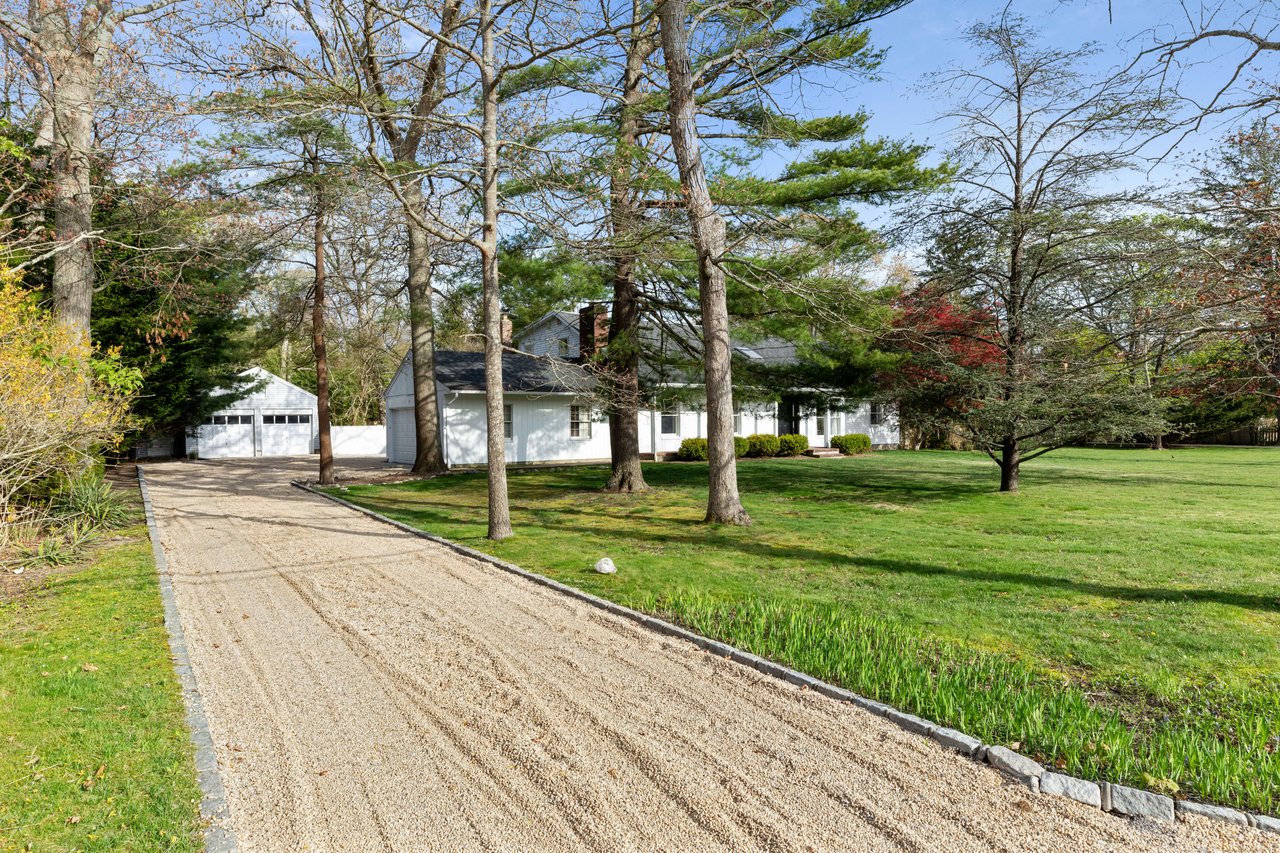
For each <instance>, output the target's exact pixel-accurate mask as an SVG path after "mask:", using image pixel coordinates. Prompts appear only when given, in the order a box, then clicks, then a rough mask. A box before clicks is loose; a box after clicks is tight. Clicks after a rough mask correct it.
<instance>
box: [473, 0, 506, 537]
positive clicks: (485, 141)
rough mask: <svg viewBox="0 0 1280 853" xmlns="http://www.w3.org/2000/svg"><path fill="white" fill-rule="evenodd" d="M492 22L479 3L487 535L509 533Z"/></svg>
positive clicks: (489, 6)
mask: <svg viewBox="0 0 1280 853" xmlns="http://www.w3.org/2000/svg"><path fill="white" fill-rule="evenodd" d="M495 26H496V24H495V22H494V20H493V7H492V4H491V3H490V2H489V0H485V2H484V3H483V4H482V6H481V11H480V30H481V33H482V36H481V38H482V39H483V45H482V58H481V63H480V85H481V91H482V93H483V99H484V118H483V122H482V124H481V140H480V141H481V148H482V151H483V160H484V164H483V180H484V188H483V189H484V230H483V232H482V234H481V239H480V242H481V249H480V256H481V260H482V263H483V265H484V269H483V271H482V279H483V281H482V285H483V293H484V296H483V298H484V383H485V392H484V400H485V415H486V422H487V425H488V455H489V459H488V473H489V534H488V535H489V538H490V539H506V538H507V537H509V536H510V535H511V532H512V531H511V507H510V505H509V504H508V502H507V447H506V436H505V434H504V424H505V421H506V418H505V417H503V393H502V337H503V336H502V300H501V298H500V296H499V293H498V81H497V79H496V74H495V69H496V68H497V57H496V52H495V46H494V39H495V33H494V28H495Z"/></svg>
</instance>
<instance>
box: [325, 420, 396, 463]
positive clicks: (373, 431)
mask: <svg viewBox="0 0 1280 853" xmlns="http://www.w3.org/2000/svg"><path fill="white" fill-rule="evenodd" d="M330 430H331V437H332V439H333V455H334V456H386V455H387V428H386V427H385V426H383V425H382V424H373V425H371V426H335V427H330Z"/></svg>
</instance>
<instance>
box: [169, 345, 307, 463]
mask: <svg viewBox="0 0 1280 853" xmlns="http://www.w3.org/2000/svg"><path fill="white" fill-rule="evenodd" d="M240 375H241V376H242V377H243V378H245V379H247V380H249V381H251V382H254V383H255V384H256V386H257V387H256V390H254V391H253V392H252V393H250V394H249V395H248V396H246V397H244V398H243V399H241V400H238V401H236V402H235V403H232V404H230V405H229V406H227V407H226V408H225V409H222V410H220V411H218V412H215V413H214V414H212V415H210V416H209V417H207V418H205V420H204V423H202V424H200V425H198V426H197V427H195V429H194V433H195V435H194V438H188V440H187V451H188V452H193V453H195V454H196V455H197V456H199V457H200V458H201V459H230V458H235V457H247V456H302V455H306V454H309V453H311V452H312V451H313V450H314V449H315V447H316V435H317V431H318V428H319V426H318V421H319V417H318V416H317V413H316V395H315V394H312V393H311V392H310V391H307V390H305V389H303V388H299V387H298V386H297V385H294V384H293V383H292V382H286V381H285V380H283V379H281V378H280V377H279V376H276V375H275V374H274V373H270V372H269V371H266V370H263V369H262V368H260V367H251V368H249V369H248V370H246V371H244V372H243V373H241V374H240Z"/></svg>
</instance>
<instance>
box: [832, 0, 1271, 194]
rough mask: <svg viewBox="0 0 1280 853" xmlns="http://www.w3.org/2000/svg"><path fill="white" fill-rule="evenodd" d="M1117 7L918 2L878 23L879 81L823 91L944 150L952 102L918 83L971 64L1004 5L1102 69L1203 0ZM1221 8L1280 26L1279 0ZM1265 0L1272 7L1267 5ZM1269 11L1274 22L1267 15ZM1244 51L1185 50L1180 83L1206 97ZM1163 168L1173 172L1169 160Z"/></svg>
mask: <svg viewBox="0 0 1280 853" xmlns="http://www.w3.org/2000/svg"><path fill="white" fill-rule="evenodd" d="M1214 2H1215V4H1216V5H1219V6H1221V5H1223V3H1222V2H1221V0H1214ZM1111 5H1112V12H1113V13H1114V20H1109V17H1108V3H1107V2H1106V0H1013V2H1010V3H1006V2H1001V0H967V2H964V1H963V0H915V2H913V3H911V4H910V5H908V6H907V7H906V8H905V9H903V10H901V11H899V12H896V13H894V14H893V15H890V16H889V17H887V18H886V19H884V20H883V21H881V22H879V23H877V24H876V25H875V26H874V27H873V34H874V42H875V44H876V45H877V46H878V47H880V48H882V49H887V50H888V56H887V59H886V61H885V63H884V66H883V67H882V69H881V77H882V79H881V80H878V81H874V82H868V83H866V84H863V85H861V86H860V87H859V88H858V89H857V90H855V91H850V92H846V93H843V95H842V94H841V93H836V92H833V91H826V92H823V93H822V94H821V95H819V96H818V97H819V98H820V99H821V102H823V103H822V105H823V106H824V107H825V108H828V109H830V108H842V109H846V110H847V109H850V108H851V107H856V106H862V107H865V108H866V109H867V110H868V111H869V112H870V113H871V115H872V122H871V131H872V133H873V134H876V135H880V134H883V135H886V136H891V137H910V138H913V139H915V140H917V141H920V142H929V143H931V144H933V145H935V146H937V147H939V148H945V147H946V146H947V131H948V128H947V127H946V126H945V125H942V124H939V123H938V122H937V121H935V119H936V117H937V116H938V115H939V114H940V113H942V112H943V111H944V109H945V107H946V103H945V102H942V101H940V100H939V99H938V98H937V96H936V95H935V94H933V93H930V92H928V91H927V90H924V89H922V83H923V81H924V79H925V77H926V75H927V74H929V73H930V72H933V71H938V70H941V69H944V68H946V67H948V66H952V65H965V64H969V63H971V61H972V60H971V58H970V56H969V46H968V45H967V44H966V43H965V41H964V39H963V33H964V30H965V29H966V28H967V27H968V26H969V25H970V24H972V23H974V22H976V21H990V20H993V19H995V18H996V17H997V16H998V15H999V14H1000V13H1001V11H1002V10H1003V9H1005V8H1006V6H1007V7H1008V8H1010V9H1011V10H1012V11H1013V12H1015V13H1017V14H1020V15H1023V16H1025V17H1026V18H1028V19H1030V20H1031V21H1032V22H1033V23H1034V24H1035V25H1036V26H1037V27H1038V28H1039V29H1040V31H1041V33H1042V36H1043V43H1044V44H1045V45H1048V46H1052V47H1057V48H1074V47H1077V46H1079V45H1082V44H1084V43H1086V42H1097V43H1098V47H1099V49H1100V51H1101V52H1100V53H1099V55H1098V56H1097V58H1096V63H1095V68H1094V70H1096V71H1097V72H1099V73H1102V72H1105V71H1107V70H1109V69H1112V68H1116V67H1120V66H1123V65H1126V64H1127V63H1129V62H1130V61H1131V60H1132V59H1133V58H1134V57H1135V56H1136V55H1137V53H1138V52H1139V51H1140V50H1141V49H1142V48H1144V47H1148V46H1150V45H1151V44H1152V42H1153V39H1154V38H1155V34H1157V33H1158V34H1160V35H1162V36H1165V37H1171V36H1173V35H1175V34H1182V33H1186V32H1188V31H1189V29H1190V26H1191V25H1190V23H1189V22H1188V20H1187V15H1186V12H1185V10H1184V5H1185V6H1186V7H1189V8H1191V9H1192V10H1193V11H1195V12H1198V11H1199V8H1200V5H1199V3H1198V2H1197V0H1186V3H1185V4H1184V3H1181V2H1178V0H1114V2H1113V3H1112V4H1111ZM1225 6H1226V8H1225V9H1224V10H1223V12H1224V13H1222V14H1219V16H1218V17H1217V18H1216V19H1215V21H1216V22H1222V23H1226V22H1229V21H1231V20H1233V18H1234V15H1233V14H1232V13H1233V12H1239V11H1240V10H1245V11H1246V13H1247V10H1248V9H1249V7H1250V6H1254V7H1264V10H1263V11H1261V15H1262V16H1264V20H1261V21H1255V26H1257V27H1261V28H1266V27H1270V26H1274V25H1275V23H1276V21H1277V20H1280V11H1278V10H1277V8H1276V4H1275V3H1274V0H1270V2H1269V0H1254V2H1252V3H1250V2H1245V0H1240V2H1239V4H1234V3H1233V2H1231V0H1227V3H1226V4H1225ZM1268 6H1269V8H1270V12H1267V11H1265V7H1268ZM1268 15H1269V16H1270V18H1271V20H1269V21H1268V20H1265V16H1268ZM1241 55H1242V54H1241V50H1240V46H1239V45H1233V44H1230V43H1227V42H1219V43H1216V44H1206V45H1205V46H1203V47H1202V48H1200V49H1198V50H1197V51H1196V52H1195V53H1194V54H1193V55H1190V56H1188V59H1189V60H1191V61H1192V62H1193V63H1194V64H1193V65H1191V66H1190V67H1188V68H1186V69H1185V72H1184V76H1183V79H1182V81H1181V87H1182V90H1183V91H1184V92H1186V93H1188V94H1192V95H1194V96H1196V97H1200V98H1203V97H1207V96H1209V95H1211V94H1212V93H1213V92H1214V91H1216V87H1217V86H1219V85H1221V83H1222V82H1223V81H1225V80H1227V79H1228V77H1229V75H1230V72H1231V71H1232V70H1233V69H1234V67H1235V64H1236V62H1237V61H1238V59H1239V58H1240V57H1241ZM1277 67H1280V57H1275V56H1273V58H1272V61H1271V63H1270V69H1267V68H1265V67H1264V68H1261V69H1259V71H1260V73H1262V74H1263V75H1265V74H1267V73H1268V70H1269V71H1270V76H1271V78H1272V79H1276V68H1277ZM841 101H845V103H844V104H841V103H840V102H841ZM818 104H819V100H817V99H813V100H811V101H810V105H811V106H818ZM1235 120H1238V119H1237V118H1233V119H1231V120H1227V121H1219V122H1215V123H1213V124H1212V125H1210V126H1208V127H1206V128H1205V130H1204V132H1203V133H1201V134H1200V135H1199V136H1198V137H1196V138H1194V139H1191V140H1188V142H1187V143H1186V144H1185V145H1184V146H1183V148H1184V150H1185V151H1186V152H1188V153H1189V152H1190V151H1192V150H1196V149H1201V150H1203V149H1204V148H1206V147H1209V146H1211V145H1214V144H1216V142H1217V140H1218V139H1220V138H1221V137H1222V136H1223V135H1224V134H1225V133H1226V132H1227V129H1228V127H1229V124H1230V122H1231V121H1235ZM1161 171H1162V172H1166V173H1167V172H1169V171H1170V167H1169V166H1166V167H1164V168H1163V169H1162V170H1161Z"/></svg>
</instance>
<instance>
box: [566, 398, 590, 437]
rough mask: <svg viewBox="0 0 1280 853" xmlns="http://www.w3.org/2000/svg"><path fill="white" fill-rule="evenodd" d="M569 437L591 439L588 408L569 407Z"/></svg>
mask: <svg viewBox="0 0 1280 853" xmlns="http://www.w3.org/2000/svg"><path fill="white" fill-rule="evenodd" d="M569 437H570V438H591V409H590V408H589V407H587V406H570V407H569Z"/></svg>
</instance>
